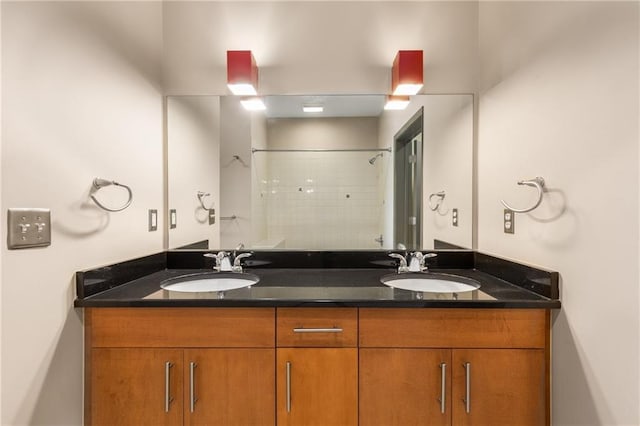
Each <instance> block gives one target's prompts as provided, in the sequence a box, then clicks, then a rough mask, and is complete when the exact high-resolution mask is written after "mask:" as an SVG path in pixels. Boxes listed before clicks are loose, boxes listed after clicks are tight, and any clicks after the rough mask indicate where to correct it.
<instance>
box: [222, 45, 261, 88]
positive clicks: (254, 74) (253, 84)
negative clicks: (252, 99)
mask: <svg viewBox="0 0 640 426" xmlns="http://www.w3.org/2000/svg"><path fill="white" fill-rule="evenodd" d="M227 86H228V87H229V90H231V93H233V94H234V95H239V96H256V95H257V94H258V67H257V65H256V60H255V58H254V57H253V54H252V53H251V51H250V50H227Z"/></svg>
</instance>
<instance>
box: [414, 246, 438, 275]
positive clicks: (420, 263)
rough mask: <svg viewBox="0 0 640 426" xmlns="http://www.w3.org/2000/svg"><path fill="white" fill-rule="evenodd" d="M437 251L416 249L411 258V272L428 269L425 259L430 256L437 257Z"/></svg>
mask: <svg viewBox="0 0 640 426" xmlns="http://www.w3.org/2000/svg"><path fill="white" fill-rule="evenodd" d="M436 256H437V254H436V253H426V254H423V253H422V252H419V251H415V252H413V253H411V260H410V261H409V268H408V270H409V272H422V271H426V270H427V269H428V267H427V266H426V265H425V260H427V259H429V258H430V257H436Z"/></svg>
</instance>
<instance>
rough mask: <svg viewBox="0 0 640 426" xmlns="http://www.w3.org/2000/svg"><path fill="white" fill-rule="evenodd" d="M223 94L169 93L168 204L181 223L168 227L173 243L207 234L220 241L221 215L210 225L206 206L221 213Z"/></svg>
mask: <svg viewBox="0 0 640 426" xmlns="http://www.w3.org/2000/svg"><path fill="white" fill-rule="evenodd" d="M219 159H220V97H218V96H171V97H168V99H167V174H168V179H167V181H168V184H167V187H168V188H167V193H168V198H169V200H168V205H169V209H175V210H176V215H177V221H176V227H175V228H174V229H169V231H168V232H169V248H176V247H181V246H185V245H188V244H193V243H195V242H198V241H202V240H208V241H209V247H210V248H217V247H219V246H220V220H219V218H216V223H215V224H213V225H209V215H208V211H207V210H205V209H204V208H203V207H202V205H201V203H200V201H198V197H197V193H198V191H202V192H205V193H208V194H209V196H207V197H203V198H202V203H203V204H204V206H205V207H206V208H207V209H210V208H214V209H215V210H216V215H217V216H219V214H220V161H219Z"/></svg>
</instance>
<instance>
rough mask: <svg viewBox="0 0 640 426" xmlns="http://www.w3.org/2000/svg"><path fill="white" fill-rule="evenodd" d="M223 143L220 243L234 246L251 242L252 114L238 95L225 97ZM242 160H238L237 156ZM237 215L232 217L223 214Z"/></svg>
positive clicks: (223, 245) (222, 107)
mask: <svg viewBox="0 0 640 426" xmlns="http://www.w3.org/2000/svg"><path fill="white" fill-rule="evenodd" d="M220 105H221V117H220V118H221V124H222V126H221V129H222V133H221V135H222V138H221V142H220V158H219V162H220V209H219V211H220V213H219V215H220V217H219V218H218V219H219V220H220V244H221V247H222V248H227V249H229V248H234V247H236V246H238V244H240V243H242V244H245V245H247V246H248V243H249V242H250V241H251V223H252V218H251V162H252V160H253V158H252V157H253V156H252V154H251V131H252V120H251V116H252V114H251V113H249V112H247V110H245V109H244V108H243V107H242V105H241V104H240V99H239V98H238V97H237V96H223V97H222V98H221V99H220ZM236 155H237V156H238V157H239V158H240V159H239V160H238V159H235V158H234V156H236ZM223 216H224V217H231V216H236V218H235V219H233V220H222V217H223Z"/></svg>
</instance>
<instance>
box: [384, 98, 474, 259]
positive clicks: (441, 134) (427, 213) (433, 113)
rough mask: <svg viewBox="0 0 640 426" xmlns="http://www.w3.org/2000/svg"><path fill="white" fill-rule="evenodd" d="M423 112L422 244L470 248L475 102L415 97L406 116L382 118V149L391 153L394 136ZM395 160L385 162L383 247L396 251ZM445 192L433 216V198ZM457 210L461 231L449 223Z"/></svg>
mask: <svg viewBox="0 0 640 426" xmlns="http://www.w3.org/2000/svg"><path fill="white" fill-rule="evenodd" d="M420 108H423V124H424V130H423V155H422V156H423V160H424V163H423V191H422V192H423V194H424V196H423V206H422V223H423V230H422V241H423V247H424V248H425V249H432V248H433V240H434V239H436V238H437V239H439V240H442V241H446V242H449V243H451V244H455V245H459V246H462V247H469V248H471V247H472V234H473V232H472V229H473V228H472V218H473V212H472V199H473V195H472V192H473V180H472V175H471V173H472V168H473V111H472V110H473V96H471V95H429V96H414V97H412V99H411V103H410V104H409V106H408V107H407V108H406V109H405V110H402V111H384V113H383V114H382V115H381V116H380V129H379V141H378V145H379V147H380V148H388V147H393V144H394V137H395V135H396V134H397V133H398V132H399V131H400V129H402V127H403V126H404V125H405V124H406V123H407V122H408V121H409V120H410V119H411V118H412V117H413V116H414V115H415V114H416V113H418V111H419V110H420ZM392 164H393V158H389V159H388V160H387V167H390V169H389V171H386V172H384V173H383V176H384V177H385V179H386V182H385V185H384V186H385V194H384V198H385V203H384V208H385V214H384V234H383V236H384V241H385V247H387V248H393V244H392V243H393V207H394V206H393V191H394V188H393V180H394V176H393V166H392ZM441 190H444V191H445V192H446V193H447V195H446V197H445V202H444V204H443V205H442V207H441V208H440V209H439V214H438V213H436V212H433V211H431V210H429V207H428V202H429V200H428V198H429V195H430V194H432V193H434V192H438V191H441ZM453 208H457V209H458V214H459V226H458V227H453V225H452V223H451V213H452V211H451V209H453Z"/></svg>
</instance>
